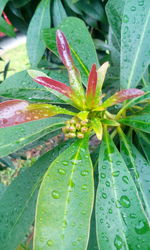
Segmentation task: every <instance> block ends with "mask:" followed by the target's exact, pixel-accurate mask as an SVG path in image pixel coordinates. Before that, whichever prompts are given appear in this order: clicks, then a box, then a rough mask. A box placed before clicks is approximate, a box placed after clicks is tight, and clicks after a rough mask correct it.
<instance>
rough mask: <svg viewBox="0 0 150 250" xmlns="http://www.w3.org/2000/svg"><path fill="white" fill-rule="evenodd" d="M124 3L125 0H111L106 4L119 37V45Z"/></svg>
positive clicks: (115, 32)
mask: <svg viewBox="0 0 150 250" xmlns="http://www.w3.org/2000/svg"><path fill="white" fill-rule="evenodd" d="M124 4H125V0H120V1H118V0H109V1H108V3H107V4H106V13H107V17H108V21H109V23H110V26H111V28H112V30H113V32H114V35H115V37H116V39H117V42H118V45H119V47H120V43H121V24H122V16H123V9H124Z"/></svg>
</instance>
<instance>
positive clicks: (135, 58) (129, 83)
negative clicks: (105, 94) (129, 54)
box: [127, 10, 150, 89]
mask: <svg viewBox="0 0 150 250" xmlns="http://www.w3.org/2000/svg"><path fill="white" fill-rule="evenodd" d="M149 17H150V10H149V12H148V15H147V18H146V21H145V24H144V27H143V29H142V33H141V37H140V42H139V45H138V48H137V50H136V53H135V56H134V61H133V63H132V69H131V72H130V75H129V78H128V84H127V89H129V88H130V86H131V82H132V78H133V76H134V72H135V69H136V62H137V59H138V56H139V53H140V51H141V45H142V42H143V39H144V36H145V31H146V28H147V25H148V21H149Z"/></svg>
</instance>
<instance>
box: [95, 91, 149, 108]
mask: <svg viewBox="0 0 150 250" xmlns="http://www.w3.org/2000/svg"><path fill="white" fill-rule="evenodd" d="M143 94H144V91H142V90H140V89H125V90H121V91H119V92H116V93H115V94H114V95H113V96H111V97H110V98H108V99H107V100H106V101H104V102H103V104H102V105H101V106H100V107H99V108H97V109H96V110H98V109H101V108H104V109H105V108H107V107H110V106H113V105H115V104H117V103H120V102H123V101H125V100H129V99H132V98H135V97H137V96H141V95H143Z"/></svg>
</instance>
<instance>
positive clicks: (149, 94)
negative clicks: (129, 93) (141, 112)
mask: <svg viewBox="0 0 150 250" xmlns="http://www.w3.org/2000/svg"><path fill="white" fill-rule="evenodd" d="M148 99H150V92H147V93H144V94H143V95H141V96H138V97H136V98H134V99H133V100H131V101H129V102H128V103H126V104H125V105H124V107H123V108H124V109H128V108H130V107H133V106H134V105H136V104H138V103H142V102H146V101H147V100H148Z"/></svg>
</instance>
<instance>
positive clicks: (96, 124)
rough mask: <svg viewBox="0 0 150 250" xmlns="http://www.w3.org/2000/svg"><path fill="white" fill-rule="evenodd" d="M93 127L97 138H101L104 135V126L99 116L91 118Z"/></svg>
mask: <svg viewBox="0 0 150 250" xmlns="http://www.w3.org/2000/svg"><path fill="white" fill-rule="evenodd" d="M91 127H92V129H93V130H94V132H95V134H96V136H97V138H98V139H99V140H101V139H102V136H103V127H102V123H101V120H100V119H99V118H93V119H92V120H91Z"/></svg>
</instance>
